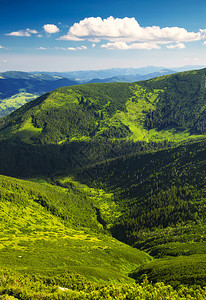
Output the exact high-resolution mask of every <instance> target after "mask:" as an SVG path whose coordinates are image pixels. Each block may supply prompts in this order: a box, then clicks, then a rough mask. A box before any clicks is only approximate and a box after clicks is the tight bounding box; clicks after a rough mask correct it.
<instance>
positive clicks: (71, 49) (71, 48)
mask: <svg viewBox="0 0 206 300" xmlns="http://www.w3.org/2000/svg"><path fill="white" fill-rule="evenodd" d="M67 49H68V50H70V51H76V50H86V49H87V47H86V46H80V47H68V48H67Z"/></svg>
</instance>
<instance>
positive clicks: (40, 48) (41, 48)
mask: <svg viewBox="0 0 206 300" xmlns="http://www.w3.org/2000/svg"><path fill="white" fill-rule="evenodd" d="M37 49H38V50H47V48H44V47H39V48H37Z"/></svg>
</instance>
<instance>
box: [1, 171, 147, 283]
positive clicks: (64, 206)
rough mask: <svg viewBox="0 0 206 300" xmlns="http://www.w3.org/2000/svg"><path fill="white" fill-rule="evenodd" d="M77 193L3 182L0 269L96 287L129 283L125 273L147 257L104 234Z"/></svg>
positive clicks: (47, 186)
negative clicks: (75, 277)
mask: <svg viewBox="0 0 206 300" xmlns="http://www.w3.org/2000/svg"><path fill="white" fill-rule="evenodd" d="M75 193H76V194H78V193H79V192H77V191H76V192H73V193H72V191H71V192H69V191H68V189H65V188H61V187H55V186H52V185H50V184H47V183H45V182H42V183H35V182H31V181H30V182H29V181H22V180H17V179H13V178H8V177H4V176H1V202H0V220H1V223H0V232H1V233H0V241H1V243H0V245H1V246H0V266H1V267H4V268H9V269H12V270H15V271H18V272H21V273H22V274H25V273H27V274H28V273H29V274H40V275H49V276H54V275H61V276H62V274H64V273H65V272H68V273H71V274H80V275H82V276H84V277H85V278H89V279H90V280H93V281H97V282H100V281H102V282H107V281H111V282H130V281H131V279H130V278H129V277H128V273H129V272H131V271H132V270H134V269H135V268H136V267H137V266H138V265H140V264H142V263H144V262H146V261H148V260H150V259H151V258H150V256H149V255H147V254H145V253H144V252H141V251H139V250H137V249H134V248H131V247H129V246H128V245H125V244H123V243H121V242H118V241H117V240H115V239H114V238H112V237H109V236H107V235H106V234H104V233H103V229H102V225H101V224H99V223H98V222H97V220H96V219H95V217H96V215H95V213H94V212H93V216H92V215H91V214H89V213H88V211H87V208H89V205H88V204H87V206H86V207H84V206H83V202H82V200H81V197H80V195H79V199H78V197H77V195H76V197H75V198H73V197H74V196H75ZM47 197H48V198H47ZM60 197H61V198H60ZM82 197H83V196H82ZM75 200H76V201H75ZM88 200H89V199H87V201H88ZM46 201H47V202H46ZM52 201H55V202H54V203H52ZM75 202H76V203H75ZM78 202H79V203H78ZM80 204H81V206H80ZM85 205H86V204H85ZM91 206H92V205H91ZM86 211H87V214H86ZM66 212H68V213H67V219H66V218H65V217H66ZM91 212H92V211H91V208H90V213H91ZM64 216H65V217H64ZM92 219H93V220H92ZM92 224H93V225H92ZM87 226H88V227H87ZM95 226H96V229H95ZM92 227H93V231H92V230H91V228H92ZM95 230H96V233H95ZM101 232H102V233H101Z"/></svg>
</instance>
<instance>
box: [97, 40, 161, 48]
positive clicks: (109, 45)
mask: <svg viewBox="0 0 206 300" xmlns="http://www.w3.org/2000/svg"><path fill="white" fill-rule="evenodd" d="M101 47H102V48H107V49H110V50H114V49H118V50H129V49H139V50H151V49H160V46H158V45H157V44H156V43H153V42H151V43H133V44H129V45H128V44H126V43H125V42H115V43H107V44H103V45H101Z"/></svg>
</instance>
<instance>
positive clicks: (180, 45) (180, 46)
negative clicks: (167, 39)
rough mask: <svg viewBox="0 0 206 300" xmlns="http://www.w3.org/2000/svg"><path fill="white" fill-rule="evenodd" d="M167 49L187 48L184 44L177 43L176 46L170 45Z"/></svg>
mask: <svg viewBox="0 0 206 300" xmlns="http://www.w3.org/2000/svg"><path fill="white" fill-rule="evenodd" d="M166 47H167V48H168V49H184V48H185V44H183V43H177V44H175V45H168V46H166Z"/></svg>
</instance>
